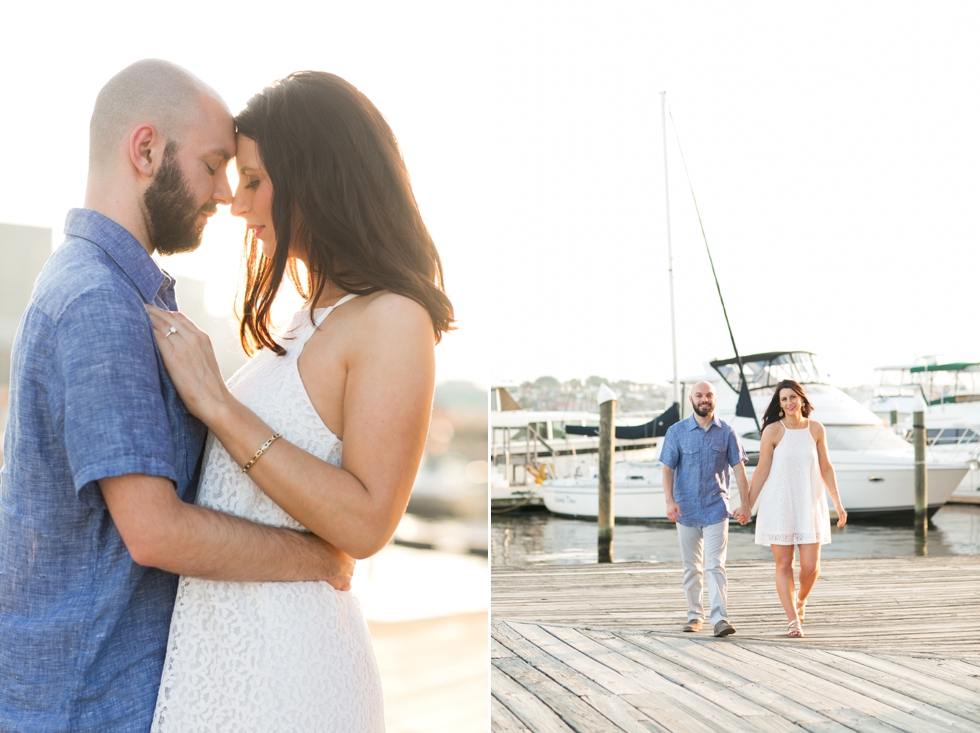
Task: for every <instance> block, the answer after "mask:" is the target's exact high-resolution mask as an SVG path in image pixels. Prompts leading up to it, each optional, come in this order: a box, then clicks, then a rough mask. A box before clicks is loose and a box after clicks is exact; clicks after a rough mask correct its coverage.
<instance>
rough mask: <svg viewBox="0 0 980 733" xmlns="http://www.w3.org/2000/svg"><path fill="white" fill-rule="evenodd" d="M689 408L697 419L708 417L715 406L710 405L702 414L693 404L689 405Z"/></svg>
mask: <svg viewBox="0 0 980 733" xmlns="http://www.w3.org/2000/svg"><path fill="white" fill-rule="evenodd" d="M691 407H693V408H694V412H696V413H697V416H698V417H707V416H708V415H710V414H711V413H712V412H714V410H715V406H714V405H711V406H710V407H709V408H708V409H707V410H705V411H704V412H701V408H700V407H699V406H698V405H695V404H694V403H693V402H692V403H691Z"/></svg>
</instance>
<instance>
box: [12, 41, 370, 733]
mask: <svg viewBox="0 0 980 733" xmlns="http://www.w3.org/2000/svg"><path fill="white" fill-rule="evenodd" d="M234 155H235V131H234V125H233V123H232V117H231V114H230V113H229V111H228V109H227V107H226V106H225V104H224V102H223V101H222V100H221V98H220V97H219V96H218V95H217V94H216V93H215V92H214V91H213V90H212V89H211V88H210V87H208V86H206V85H205V84H203V83H202V82H201V81H200V80H199V79H197V78H196V77H194V76H192V75H191V74H189V73H188V72H187V71H185V70H184V69H182V68H180V67H178V66H175V65H174V64H170V63H167V62H164V61H156V60H145V61H139V62H137V63H135V64H133V65H131V66H129V67H127V68H126V69H124V70H123V71H121V72H120V73H119V74H117V75H116V76H115V77H113V78H112V79H111V80H110V81H109V82H108V83H107V84H106V85H105V87H104V88H103V89H102V91H101V93H100V94H99V97H98V99H97V101H96V104H95V111H94V112H93V114H92V123H91V144H90V153H89V178H88V187H87V190H86V195H85V208H82V209H73V210H72V211H71V212H70V213H69V214H68V220H67V222H66V225H65V233H66V235H67V238H66V240H65V242H64V244H62V245H61V246H60V247H59V248H58V250H57V251H56V252H55V253H54V254H53V255H52V256H51V259H50V260H49V261H48V263H47V265H46V266H45V268H44V271H43V272H42V273H41V275H40V277H39V278H38V280H37V283H36V285H35V288H34V292H33V294H32V296H31V303H30V305H29V306H28V309H27V311H26V313H25V314H24V318H23V320H22V321H21V324H20V328H19V329H18V331H17V336H16V338H15V339H14V345H13V357H12V367H11V380H10V418H9V422H8V425H7V434H6V441H5V450H4V453H5V458H6V463H5V465H4V466H3V471H2V482H0V730H2V731H32V732H40V731H44V732H46V733H52V732H54V731H59V732H60V731H65V732H67V731H73V732H75V733H82V732H90V733H96V732H97V731H98V732H101V731H113V733H130V732H132V733H145V731H147V730H149V728H150V722H151V718H152V716H153V710H154V705H155V703H156V698H157V688H158V687H159V684H160V675H161V671H162V669H163V663H164V658H165V656H166V646H167V636H168V631H169V628H170V617H171V613H172V611H173V607H174V599H175V595H176V590H177V574H178V573H179V574H184V575H191V576H195V577H202V578H211V579H216V580H237V581H246V582H247V581H312V580H326V581H327V582H330V583H331V584H332V585H334V586H335V587H337V588H339V589H345V588H347V587H349V582H350V574H351V572H352V570H353V562H352V560H351V559H350V558H348V557H347V556H346V555H344V554H343V553H340V552H339V551H338V550H336V549H335V548H333V547H331V546H330V545H328V544H326V543H325V542H322V541H321V540H320V539H319V538H317V537H316V536H314V535H312V534H303V533H299V532H292V531H290V530H285V529H274V528H272V527H266V526H263V525H259V524H254V523H252V522H248V521H245V520H243V519H240V518H238V517H233V516H230V515H227V514H221V513H219V512H216V511H212V510H210V509H206V508H204V507H199V506H194V504H193V500H194V496H195V493H196V491H197V480H198V472H199V466H200V461H199V459H200V455H201V449H202V446H203V444H204V438H205V436H206V433H207V430H206V429H205V428H204V426H203V425H202V424H201V423H200V422H199V421H198V420H196V419H195V418H194V417H192V416H191V415H190V414H189V413H188V412H187V409H186V408H185V407H184V405H183V404H182V403H181V401H180V398H179V397H178V396H177V392H176V390H175V389H174V385H173V383H172V382H171V380H170V377H169V375H168V374H167V371H166V369H164V366H163V362H162V360H161V357H160V354H159V352H158V351H157V348H156V343H155V340H154V338H153V328H152V324H151V323H150V319H149V316H148V315H147V313H146V309H145V308H144V304H146V303H150V304H153V305H156V306H158V307H160V308H168V309H171V310H174V309H176V306H177V304H176V301H175V299H174V287H173V286H174V281H173V280H172V279H171V278H170V277H169V276H168V275H167V274H166V273H165V272H164V271H162V270H161V269H160V268H159V267H158V266H157V264H156V262H155V261H154V260H153V259H152V257H151V255H152V254H153V253H154V252H160V253H161V254H173V253H175V252H179V251H185V250H190V249H194V248H195V247H196V246H197V245H198V244H200V241H201V232H202V230H203V229H204V226H205V224H206V223H207V221H208V217H209V216H210V215H211V214H213V213H214V211H215V209H216V206H217V204H228V203H230V202H231V198H232V194H231V189H230V187H229V184H228V179H227V178H226V176H225V169H226V166H227V164H228V161H229V160H230V159H231V158H232V157H234Z"/></svg>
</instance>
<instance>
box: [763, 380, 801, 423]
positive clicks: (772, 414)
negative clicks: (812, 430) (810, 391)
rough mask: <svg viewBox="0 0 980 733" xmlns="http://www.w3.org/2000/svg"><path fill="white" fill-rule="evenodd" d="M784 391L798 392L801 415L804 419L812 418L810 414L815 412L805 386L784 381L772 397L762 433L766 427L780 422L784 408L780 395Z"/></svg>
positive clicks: (791, 381)
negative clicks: (804, 389) (780, 404)
mask: <svg viewBox="0 0 980 733" xmlns="http://www.w3.org/2000/svg"><path fill="white" fill-rule="evenodd" d="M784 389H791V390H793V391H794V392H796V396H797V397H799V398H800V402H801V403H802V407H800V414H801V415H803V417H810V413H811V412H813V403H811V402H810V400H809V399H807V396H806V392H804V391H803V386H802V385H801V384H800V383H799V382H797V381H795V380H793V379H784V380H783V381H782V382H780V383H779V384H777V385H776V391H775V392H774V393H773V395H772V399H771V400H769V406H768V407H767V408H766V412H765V414H764V415H763V416H762V432H765V430H766V426H767V425H770V424H772V423H774V422H779V418H781V417H782V416H783V415H782V412H783V410H782V408H781V407H780V406H779V393H780V392H782V391H783V390H784Z"/></svg>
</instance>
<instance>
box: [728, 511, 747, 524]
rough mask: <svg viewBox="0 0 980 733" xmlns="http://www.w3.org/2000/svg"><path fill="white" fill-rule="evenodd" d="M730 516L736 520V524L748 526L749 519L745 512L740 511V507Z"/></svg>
mask: <svg viewBox="0 0 980 733" xmlns="http://www.w3.org/2000/svg"><path fill="white" fill-rule="evenodd" d="M732 516H733V517H735V519H737V520H738V523H739V524H741V525H743V526H744V525H746V524H748V522H749V517H748V515H747V514H746V513H745V512H743V511H742V507H739V508H738V509H736V510H735V511H734V512H732Z"/></svg>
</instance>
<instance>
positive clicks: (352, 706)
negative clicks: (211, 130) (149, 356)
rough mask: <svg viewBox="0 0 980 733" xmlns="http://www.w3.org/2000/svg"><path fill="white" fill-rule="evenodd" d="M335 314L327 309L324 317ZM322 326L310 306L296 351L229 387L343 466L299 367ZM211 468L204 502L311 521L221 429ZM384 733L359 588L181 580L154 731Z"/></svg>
mask: <svg viewBox="0 0 980 733" xmlns="http://www.w3.org/2000/svg"><path fill="white" fill-rule="evenodd" d="M349 297H352V296H349ZM347 299H348V298H344V299H342V300H341V301H339V302H338V303H337V305H340V304H341V303H343V302H345V301H346V300H347ZM334 307H337V306H334ZM331 310H332V308H329V309H322V310H318V311H316V316H317V318H316V320H317V323H318V324H319V323H321V322H322V321H323V319H324V318H326V316H327V315H328V314H329V312H330V311H331ZM313 332H314V326H313V325H312V324H311V323H310V314H309V311H306V310H304V311H300V312H299V313H297V314H296V315H295V316H294V317H293V321H292V323H291V324H290V330H289V332H288V333H287V334H286V336H287V338H286V339H284V340H283V341H282V343H283V345H284V346H285V348H286V355H285V356H276V355H275V354H273V353H272V352H270V351H269V350H268V349H266V350H263V351H260V352H259V353H258V354H257V355H256V356H255V358H253V359H252V360H251V361H250V362H249V363H248V364H246V365H245V366H244V367H242V369H240V370H239V371H238V372H237V373H236V374H235V376H234V377H232V378H231V380H229V387H230V388H231V392H232V394H234V395H235V397H236V398H238V399H239V400H241V401H242V403H244V404H245V405H247V406H248V407H250V408H251V409H252V410H253V411H255V413H256V414H258V416H259V417H261V418H262V419H263V420H264V421H265V422H266V423H268V424H269V425H271V426H273V427H274V428H275V429H276V430H279V431H281V432H282V435H283V438H285V439H286V440H288V441H290V442H291V443H293V444H295V445H297V446H299V447H300V448H302V449H303V450H305V451H308V452H309V453H312V454H313V455H315V456H318V457H320V458H322V459H323V460H325V461H329V462H330V463H332V464H334V465H335V466H339V465H340V458H341V448H342V445H341V442H340V440H339V439H338V438H337V436H336V435H334V434H333V433H331V432H330V431H329V430H328V429H327V427H326V426H325V425H324V424H323V421H322V420H320V417H319V416H318V415H317V413H316V410H315V409H314V408H313V405H312V403H311V402H310V399H309V396H308V395H307V393H306V389H305V387H304V386H303V383H302V381H301V379H300V376H299V371H298V369H297V365H296V361H297V359H298V357H299V355H300V352H301V351H302V349H303V346H304V344H305V343H306V340H307V339H308V338H309V337H310V336H311V335H312V334H313ZM289 337H291V338H289ZM202 470H203V473H202V478H201V486H200V489H199V491H198V499H197V503H198V504H200V505H201V506H206V507H210V508H212V509H217V510H218V511H222V512H226V513H228V514H234V515H237V516H240V517H245V518H246V519H250V520H252V521H254V522H260V523H262V524H267V525H273V526H276V527H288V528H291V529H297V530H302V529H303V527H302V525H300V524H299V523H298V522H297V521H295V520H294V519H293V518H292V517H290V516H289V515H288V514H286V513H285V512H284V511H283V510H282V509H280V508H279V507H278V506H277V505H276V504H275V503H273V501H272V500H271V499H270V498H269V497H268V496H266V495H265V494H264V493H263V492H262V491H261V489H259V487H258V486H257V485H256V484H255V483H253V482H252V480H251V479H250V478H248V476H247V475H245V474H243V473H242V471H241V468H240V467H239V466H238V465H237V464H236V463H235V462H234V461H233V460H232V459H231V457H230V456H229V455H228V452H227V451H226V450H225V449H224V448H223V447H222V445H221V444H220V443H219V442H218V441H217V440H215V439H214V436H213V435H210V436H208V440H207V444H206V447H205V455H204V466H203V469H202ZM383 730H384V707H383V703H382V697H381V680H380V676H379V674H378V665H377V661H376V659H375V656H374V650H373V648H372V646H371V638H370V636H369V634H368V629H367V625H366V624H365V622H364V617H363V615H362V614H361V607H360V605H359V603H358V601H357V598H356V597H355V596H353V595H352V594H351V593H349V592H341V591H337V590H334V589H333V588H332V587H331V586H330V585H328V584H327V583H325V582H306V583H234V582H219V581H211V580H200V579H197V578H186V577H181V579H180V584H179V586H178V590H177V601H176V605H175V607H174V614H173V619H172V621H171V624H170V639H169V641H168V644H167V660H166V662H165V664H164V671H163V679H162V681H161V684H160V692H159V694H158V697H157V706H156V711H155V713H154V716H153V726H152V728H151V731H153V733H171V732H173V733H196V732H197V731H214V732H215V733H217V732H219V731H221V732H225V731H227V732H234V733H247V732H252V733H274V732H275V731H282V732H283V733H285V732H286V731H289V732H290V733H293V732H295V731H304V732H309V733H313V732H314V731H317V732H328V731H329V732H330V733H362V732H364V733H368V732H370V733H374V732H375V731H383Z"/></svg>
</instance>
